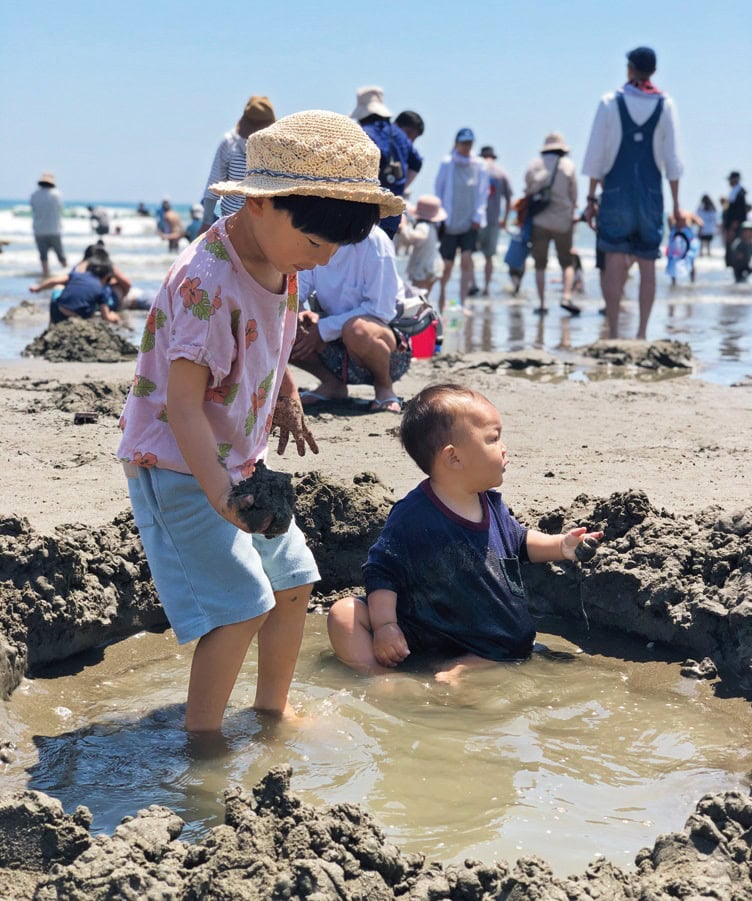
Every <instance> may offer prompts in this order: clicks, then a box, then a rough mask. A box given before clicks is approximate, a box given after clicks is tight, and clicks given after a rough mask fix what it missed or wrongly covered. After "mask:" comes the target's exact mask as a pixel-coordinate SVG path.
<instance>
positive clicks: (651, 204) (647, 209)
mask: <svg viewBox="0 0 752 901" xmlns="http://www.w3.org/2000/svg"><path fill="white" fill-rule="evenodd" d="M616 102H617V104H618V108H619V118H620V119H621V132H622V135H621V144H620V145H619V151H618V153H617V154H616V159H615V160H614V165H613V166H612V167H611V169H610V171H609V172H607V173H606V175H605V177H604V179H603V191H602V193H601V204H600V210H599V212H598V250H602V251H605V252H611V253H629V254H632V255H633V256H638V257H643V258H644V259H648V260H653V259H657V258H658V257H659V256H660V255H661V251H660V245H661V238H662V236H663V185H662V183H661V172H660V169H659V168H658V166H656V164H655V158H654V156H653V134H654V133H655V128H656V125H657V124H658V120H659V119H660V117H661V112H662V111H663V97H660V98H659V100H658V103H657V105H656V107H655V109H654V110H653V112H652V115H651V116H650V118H649V119H648V120H647V122H645V123H644V125H637V124H636V123H635V122H634V121H633V120H632V117H631V116H630V115H629V113H628V112H627V104H626V103H625V101H624V95H623V94H622V93H621V92H619V93H617V95H616Z"/></svg>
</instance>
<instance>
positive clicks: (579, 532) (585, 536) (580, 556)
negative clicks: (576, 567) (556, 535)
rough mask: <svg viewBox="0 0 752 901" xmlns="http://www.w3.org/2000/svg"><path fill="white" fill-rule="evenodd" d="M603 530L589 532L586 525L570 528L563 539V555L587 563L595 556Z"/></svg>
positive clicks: (566, 558)
mask: <svg viewBox="0 0 752 901" xmlns="http://www.w3.org/2000/svg"><path fill="white" fill-rule="evenodd" d="M601 538H603V532H588V530H587V529H586V528H585V527H584V526H580V527H578V528H576V529H570V530H569V531H568V532H567V533H566V534H565V535H563V536H562V539H561V555H562V557H564V559H565V560H579V561H580V563H586V562H587V561H588V560H592V559H593V557H594V556H595V551H596V549H597V546H598V542H599V541H600V539H601Z"/></svg>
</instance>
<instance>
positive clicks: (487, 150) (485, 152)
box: [480, 145, 496, 160]
mask: <svg viewBox="0 0 752 901" xmlns="http://www.w3.org/2000/svg"><path fill="white" fill-rule="evenodd" d="M480 155H481V156H485V157H489V158H490V159H492V160H495V159H496V154H495V153H494V149H493V147H489V146H488V145H486V146H485V147H481V148H480Z"/></svg>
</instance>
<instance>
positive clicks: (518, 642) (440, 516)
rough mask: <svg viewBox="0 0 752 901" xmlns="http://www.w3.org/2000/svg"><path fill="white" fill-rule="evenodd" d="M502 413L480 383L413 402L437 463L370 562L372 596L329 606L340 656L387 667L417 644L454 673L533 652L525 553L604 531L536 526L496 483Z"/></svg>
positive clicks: (407, 442) (368, 668)
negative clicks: (556, 531) (550, 530)
mask: <svg viewBox="0 0 752 901" xmlns="http://www.w3.org/2000/svg"><path fill="white" fill-rule="evenodd" d="M501 430H502V423H501V415H500V414H499V412H498V411H497V410H496V408H495V407H494V406H493V405H492V404H491V402H490V401H489V400H487V399H486V398H485V397H483V395H482V394H479V393H478V392H476V391H473V390H471V389H470V388H465V387H463V386H461V385H454V384H444V385H433V386H430V387H428V388H424V389H423V391H421V392H420V393H419V394H418V395H416V396H415V397H414V398H413V399H412V400H411V401H410V402H409V403H408V405H407V407H406V409H405V414H404V417H403V420H402V425H401V430H400V436H401V439H402V444H403V446H404V448H405V450H406V451H407V452H408V454H409V455H410V456H411V457H412V458H413V460H414V461H415V462H416V463H417V464H418V466H419V467H420V468H421V469H422V470H423V471H424V472H425V473H426V474H427V475H428V478H427V479H426V480H425V481H423V482H422V483H421V484H420V485H418V487H417V488H414V489H413V490H412V491H411V492H410V493H409V494H408V495H407V496H406V497H405V498H403V499H402V500H401V501H399V502H398V503H396V504H395V505H394V507H393V508H392V511H391V512H390V514H389V518H388V519H387V521H386V524H385V526H384V530H383V532H382V533H381V535H380V537H379V539H378V541H377V542H376V544H375V545H374V546H373V547H372V548H371V550H370V551H369V554H368V561H367V562H366V564H365V565H364V567H363V573H364V580H365V588H366V593H367V603H364V602H363V601H362V600H360V599H358V598H355V597H349V598H342V599H341V600H339V601H337V602H336V603H335V604H334V605H333V606H332V608H331V610H330V612H329V617H328V628H329V638H330V641H331V643H332V647H333V648H334V652H335V654H336V655H337V657H339V659H340V660H341V661H342V662H343V663H345V664H347V665H348V666H350V667H352V668H353V669H354V670H356V671H357V672H360V673H385V672H388V671H389V669H390V668H392V667H395V666H398V665H399V664H400V663H402V661H404V660H405V659H406V658H407V657H408V656H409V655H410V654H421V655H428V656H429V657H430V658H433V659H434V660H437V659H438V661H439V670H438V672H437V678H438V679H440V680H441V681H447V682H454V681H456V679H457V677H458V676H459V674H460V673H461V672H462V671H463V670H465V669H467V668H468V667H471V666H477V665H479V664H483V663H485V662H487V661H489V660H492V661H494V660H495V661H501V660H510V659H519V658H521V657H527V656H528V655H529V654H530V652H531V650H532V647H533V640H534V638H535V628H534V626H533V622H532V619H531V617H530V613H529V612H528V608H527V601H526V598H525V588H524V585H523V581H522V573H521V570H520V562H524V561H529V562H532V563H542V562H544V561H547V560H550V561H553V560H575V559H576V556H575V550H576V549H577V547H578V545H580V544H581V543H582V542H583V541H587V542H588V543H589V544H591V546H592V544H593V543H594V542H595V541H597V540H598V539H599V538H601V537H602V535H603V533H602V532H588V531H587V530H586V529H585V528H576V529H570V531H568V532H567V533H566V534H564V535H546V534H544V533H543V532H539V531H536V530H535V529H526V528H525V527H524V526H522V525H520V523H518V522H517V521H516V520H515V519H514V518H513V517H512V515H511V514H510V513H509V510H508V509H507V507H506V505H505V504H504V502H503V500H502V499H501V495H500V494H499V493H498V492H496V491H493V490H491V489H493V488H494V487H495V486H497V485H500V484H501V483H502V481H503V479H504V471H505V469H506V467H507V463H508V460H507V452H506V447H505V446H504V442H503V441H502V439H501Z"/></svg>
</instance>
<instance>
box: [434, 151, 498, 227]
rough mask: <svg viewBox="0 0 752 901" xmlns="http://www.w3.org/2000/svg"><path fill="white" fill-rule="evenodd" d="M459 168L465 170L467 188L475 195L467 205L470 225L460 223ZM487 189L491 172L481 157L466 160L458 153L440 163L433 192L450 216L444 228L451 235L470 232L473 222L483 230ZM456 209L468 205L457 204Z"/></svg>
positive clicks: (465, 185)
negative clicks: (456, 201)
mask: <svg viewBox="0 0 752 901" xmlns="http://www.w3.org/2000/svg"><path fill="white" fill-rule="evenodd" d="M458 166H459V167H461V168H462V174H463V176H464V178H463V179H462V182H463V184H464V188H465V190H467V191H468V192H471V194H472V196H471V198H470V202H469V203H468V204H467V209H468V211H469V218H470V220H471V221H470V222H467V221H464V220H463V221H458V220H457V209H456V208H455V202H454V190H455V168H456V167H458ZM488 187H489V183H488V170H487V168H486V161H485V160H484V159H483V158H482V157H479V156H470V157H463V156H462V155H461V154H458V153H457V152H456V151H455V152H454V153H452V154H451V155H450V156H448V157H446V159H443V160H442V161H441V163H440V164H439V171H438V173H437V175H436V184H435V186H434V193H435V194H436V196H437V197H438V198H439V200H441V205H442V206H443V207H444V209H445V210H446V211H447V213H448V215H449V218H448V219H447V221H446V225H445V227H446V230H447V233H448V234H450V235H455V234H461V233H462V232H466V231H468V230H469V229H470V227H471V225H472V223H473V222H476V223H477V224H478V225H479V226H480V227H481V228H484V227H485V226H486V206H487V204H488ZM465 199H467V198H465ZM456 206H457V207H459V206H463V207H464V206H465V205H464V204H462V205H461V204H457V205H456Z"/></svg>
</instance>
